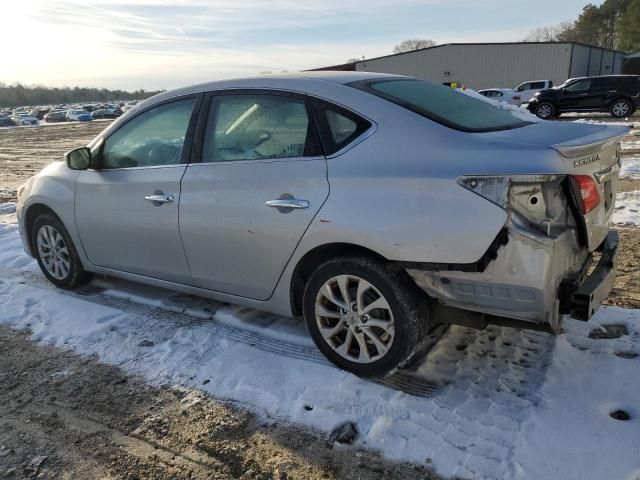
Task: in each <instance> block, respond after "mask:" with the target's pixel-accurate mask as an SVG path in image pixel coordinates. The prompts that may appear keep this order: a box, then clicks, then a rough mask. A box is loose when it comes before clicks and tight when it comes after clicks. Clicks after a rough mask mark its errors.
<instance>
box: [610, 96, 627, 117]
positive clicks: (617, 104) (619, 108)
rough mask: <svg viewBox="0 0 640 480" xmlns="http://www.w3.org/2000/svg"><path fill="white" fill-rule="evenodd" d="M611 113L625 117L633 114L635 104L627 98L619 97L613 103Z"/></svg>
mask: <svg viewBox="0 0 640 480" xmlns="http://www.w3.org/2000/svg"><path fill="white" fill-rule="evenodd" d="M609 113H611V116H612V117H614V118H625V117H628V116H629V115H632V114H633V104H632V103H631V102H630V101H629V100H627V99H626V98H618V99H616V100H614V101H613V102H612V103H611V107H610V108H609Z"/></svg>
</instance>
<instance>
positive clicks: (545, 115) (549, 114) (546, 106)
mask: <svg viewBox="0 0 640 480" xmlns="http://www.w3.org/2000/svg"><path fill="white" fill-rule="evenodd" d="M536 115H537V116H538V117H539V118H542V119H545V120H546V119H549V118H553V116H554V115H555V107H554V106H553V105H552V104H551V103H549V102H542V103H541V104H540V105H538V106H537V107H536Z"/></svg>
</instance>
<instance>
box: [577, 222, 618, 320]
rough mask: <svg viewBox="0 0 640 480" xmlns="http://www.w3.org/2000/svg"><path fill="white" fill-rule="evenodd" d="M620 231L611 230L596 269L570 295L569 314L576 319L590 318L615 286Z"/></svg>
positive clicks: (602, 245) (603, 245) (601, 248)
mask: <svg viewBox="0 0 640 480" xmlns="http://www.w3.org/2000/svg"><path fill="white" fill-rule="evenodd" d="M619 243H620V241H619V237H618V232H616V231H614V230H611V231H610V232H609V233H608V234H607V236H606V237H605V239H604V241H603V242H602V244H601V245H600V248H599V250H600V251H601V252H602V256H601V257H600V260H599V261H598V264H597V265H596V267H595V269H594V270H593V271H592V272H591V274H589V275H588V276H587V277H586V278H584V279H583V280H582V281H581V282H579V283H578V285H577V288H575V290H573V291H570V292H567V293H566V295H569V299H568V300H569V302H568V304H569V314H570V315H571V318H574V319H576V320H584V321H587V320H589V319H590V318H591V317H592V316H593V314H594V313H595V312H596V310H597V309H598V308H599V307H600V304H601V303H602V301H603V300H604V299H606V298H607V296H608V295H609V293H610V292H611V289H612V287H613V282H614V280H615V277H616V269H617V265H618V245H619Z"/></svg>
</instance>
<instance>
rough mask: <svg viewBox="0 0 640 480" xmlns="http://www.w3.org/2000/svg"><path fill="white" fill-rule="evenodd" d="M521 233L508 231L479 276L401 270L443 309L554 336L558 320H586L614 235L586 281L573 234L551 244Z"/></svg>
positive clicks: (610, 258) (604, 281) (600, 288)
mask: <svg viewBox="0 0 640 480" xmlns="http://www.w3.org/2000/svg"><path fill="white" fill-rule="evenodd" d="M523 233H524V232H522V231H518V229H512V230H510V231H509V241H508V243H507V244H505V245H502V246H501V247H500V249H499V252H497V258H495V259H494V260H493V261H492V262H490V263H489V265H488V266H487V268H486V270H484V271H481V272H469V271H466V272H465V271H452V270H445V269H437V268H436V269H427V268H415V266H414V265H411V266H412V267H414V268H407V269H406V270H407V272H408V273H409V274H410V275H411V277H412V278H413V279H414V281H415V282H416V284H417V285H418V286H419V287H420V288H422V289H423V290H424V291H425V292H426V293H427V294H429V296H431V297H432V298H434V299H437V300H439V301H440V302H441V303H442V304H443V305H445V306H448V307H455V308H461V309H464V310H468V311H473V312H478V313H482V314H486V315H488V316H496V317H503V318H510V319H515V320H521V321H524V322H525V323H524V324H525V325H526V322H531V323H532V324H537V325H542V324H547V325H549V326H550V327H551V328H552V329H554V330H556V331H557V329H558V328H559V322H560V315H561V314H570V315H571V317H573V318H576V319H578V320H588V319H589V318H590V317H591V316H592V315H593V314H594V313H595V311H596V310H597V309H598V307H599V305H600V303H601V302H602V301H603V300H604V299H605V298H606V297H607V295H608V294H609V292H610V291H611V288H612V285H613V281H614V278H615V274H616V263H617V249H618V234H617V232H615V231H610V232H609V233H608V235H607V236H606V238H605V240H604V241H603V242H602V244H601V246H600V248H599V250H600V251H601V252H602V256H601V258H600V260H599V262H598V264H597V266H596V267H595V269H593V271H592V272H591V273H590V274H588V275H587V273H586V271H587V269H588V268H589V267H590V266H591V265H592V256H591V254H590V253H589V252H588V251H587V249H586V248H584V247H580V246H579V244H578V241H577V238H576V237H575V233H573V232H571V231H569V230H566V231H564V232H562V233H561V234H560V235H558V236H556V237H555V238H553V239H551V238H543V237H537V238H534V236H532V235H531V234H530V232H527V234H523ZM487 319H489V317H487ZM442 321H444V322H445V323H447V320H446V319H442ZM489 322H490V320H489ZM449 323H455V322H449Z"/></svg>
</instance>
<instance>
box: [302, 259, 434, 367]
mask: <svg viewBox="0 0 640 480" xmlns="http://www.w3.org/2000/svg"><path fill="white" fill-rule="evenodd" d="M425 297H426V295H424V294H421V291H420V290H419V289H418V287H417V286H416V285H415V284H414V283H413V281H411V279H410V278H409V277H408V276H407V274H406V272H404V271H403V270H401V269H397V268H395V267H393V266H392V265H390V264H386V263H384V262H381V261H378V260H375V259H372V258H368V257H341V258H336V259H331V260H328V261H327V262H325V263H323V264H322V265H320V266H319V267H318V268H317V269H316V271H315V272H314V273H313V274H312V275H311V278H310V279H309V281H308V283H307V286H306V288H305V292H304V308H303V311H304V317H305V321H306V324H307V327H308V329H309V332H310V334H311V337H312V338H313V340H314V342H315V343H316V345H317V346H318V348H319V349H320V350H321V351H322V352H323V353H324V355H325V356H326V357H327V358H328V359H329V360H331V361H332V362H333V363H334V364H336V365H337V366H338V367H340V368H342V369H344V370H348V371H350V372H352V373H355V374H356V375H360V376H363V377H372V376H383V375H385V374H388V373H390V372H393V371H394V370H395V369H396V368H397V367H401V366H402V365H404V364H405V363H407V362H408V361H409V360H411V357H412V355H413V353H414V352H415V351H416V350H417V348H418V347H419V346H420V345H421V343H422V340H423V339H424V337H425V335H426V333H427V327H428V312H427V306H426V302H425Z"/></svg>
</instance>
